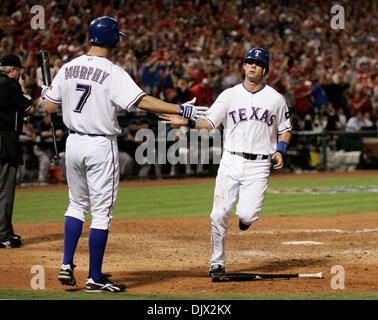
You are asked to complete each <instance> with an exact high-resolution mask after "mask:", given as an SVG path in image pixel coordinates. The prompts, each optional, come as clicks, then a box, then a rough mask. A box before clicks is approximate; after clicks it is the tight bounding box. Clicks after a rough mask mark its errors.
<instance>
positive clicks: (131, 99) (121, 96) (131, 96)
mask: <svg viewBox="0 0 378 320" xmlns="http://www.w3.org/2000/svg"><path fill="white" fill-rule="evenodd" d="M113 68H114V75H115V76H114V77H112V84H111V89H110V90H111V91H110V92H111V95H110V96H111V100H112V102H113V103H115V104H116V105H117V106H119V107H120V108H122V109H124V110H126V111H132V110H133V109H135V108H133V106H134V103H135V102H137V101H138V100H139V98H141V97H142V96H144V95H145V94H146V93H145V92H144V91H143V90H142V89H141V88H139V86H138V85H137V84H136V83H135V82H134V80H133V79H132V78H131V77H130V75H129V74H128V73H127V72H126V71H125V70H123V69H122V68H121V67H118V66H113Z"/></svg>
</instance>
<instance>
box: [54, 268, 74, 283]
mask: <svg viewBox="0 0 378 320" xmlns="http://www.w3.org/2000/svg"><path fill="white" fill-rule="evenodd" d="M74 268H75V266H73V267H72V268H71V266H70V265H69V264H62V267H61V268H60V270H59V274H58V280H59V281H60V283H61V284H62V285H65V286H74V285H75V284H76V279H75V277H74V274H73V269H74Z"/></svg>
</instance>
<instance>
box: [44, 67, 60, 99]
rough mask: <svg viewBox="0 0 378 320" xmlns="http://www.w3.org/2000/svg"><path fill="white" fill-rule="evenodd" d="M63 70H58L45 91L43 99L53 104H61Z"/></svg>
mask: <svg viewBox="0 0 378 320" xmlns="http://www.w3.org/2000/svg"><path fill="white" fill-rule="evenodd" d="M63 69H64V68H60V70H59V71H58V73H57V74H56V76H55V78H54V79H53V81H52V83H51V84H50V87H49V90H47V92H46V94H45V97H46V99H47V100H50V101H51V102H53V103H56V104H61V103H62V90H61V85H62V83H61V82H62V74H63V72H64V70H63Z"/></svg>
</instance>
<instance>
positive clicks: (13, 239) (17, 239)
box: [0, 234, 21, 248]
mask: <svg viewBox="0 0 378 320" xmlns="http://www.w3.org/2000/svg"><path fill="white" fill-rule="evenodd" d="M20 246H21V236H19V235H17V234H12V235H11V236H10V237H9V238H8V239H7V240H5V241H0V248H19V247H20Z"/></svg>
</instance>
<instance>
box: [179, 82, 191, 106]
mask: <svg viewBox="0 0 378 320" xmlns="http://www.w3.org/2000/svg"><path fill="white" fill-rule="evenodd" d="M176 93H177V103H185V102H186V101H189V100H190V90H189V87H188V80H186V78H181V79H178V81H177V89H176Z"/></svg>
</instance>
